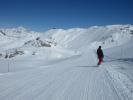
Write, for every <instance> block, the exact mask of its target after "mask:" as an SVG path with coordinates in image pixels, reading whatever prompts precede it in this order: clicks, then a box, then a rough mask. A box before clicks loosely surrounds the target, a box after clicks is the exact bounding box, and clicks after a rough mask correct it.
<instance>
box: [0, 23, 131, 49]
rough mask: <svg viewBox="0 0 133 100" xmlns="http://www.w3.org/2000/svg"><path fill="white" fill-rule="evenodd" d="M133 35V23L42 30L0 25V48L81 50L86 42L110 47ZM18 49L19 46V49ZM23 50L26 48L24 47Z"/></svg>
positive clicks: (86, 46)
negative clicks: (35, 30) (7, 27)
mask: <svg viewBox="0 0 133 100" xmlns="http://www.w3.org/2000/svg"><path fill="white" fill-rule="evenodd" d="M132 37H133V25H108V26H92V27H89V28H72V29H67V30H64V29H51V30H48V31H46V32H44V33H39V32H33V31H29V30H27V29H26V28H24V27H18V28H12V29H0V41H1V43H0V47H1V49H0V51H1V52H3V51H6V52H7V51H8V52H9V51H10V50H11V49H14V51H16V49H19V48H26V47H27V48H30V47H36V48H38V47H43V46H44V47H45V46H46V47H51V46H56V47H57V48H58V47H61V48H64V49H65V48H66V49H70V50H72V51H73V50H74V51H75V50H76V51H80V52H82V50H83V49H85V48H88V46H90V47H92V48H94V49H96V48H97V47H98V45H102V46H103V48H111V47H115V46H120V45H123V44H125V43H128V42H129V41H130V40H131V39H132ZM20 51H21V50H20ZM22 51H25V50H24V49H23V50H22ZM32 52H35V51H32Z"/></svg>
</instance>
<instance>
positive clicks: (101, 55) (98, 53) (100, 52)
mask: <svg viewBox="0 0 133 100" xmlns="http://www.w3.org/2000/svg"><path fill="white" fill-rule="evenodd" d="M97 57H98V60H99V61H98V63H97V65H100V64H101V63H102V62H103V58H104V54H103V51H102V49H101V46H99V48H98V49H97Z"/></svg>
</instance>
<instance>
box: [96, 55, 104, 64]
mask: <svg viewBox="0 0 133 100" xmlns="http://www.w3.org/2000/svg"><path fill="white" fill-rule="evenodd" d="M98 60H99V61H98V64H97V65H100V64H101V63H102V61H103V58H102V57H98Z"/></svg>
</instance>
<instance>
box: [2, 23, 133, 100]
mask: <svg viewBox="0 0 133 100" xmlns="http://www.w3.org/2000/svg"><path fill="white" fill-rule="evenodd" d="M0 40H1V41H2V42H1V43H0V72H1V74H0V100H133V81H132V80H133V67H132V65H133V53H132V51H133V44H132V42H133V25H108V26H93V27H89V28H86V29H85V28H72V29H67V30H64V29H51V30H48V31H46V32H44V33H38V32H32V31H28V30H26V29H25V28H23V27H19V28H16V29H0ZM99 45H101V46H102V48H103V51H104V56H105V57H104V63H103V64H102V65H101V66H100V67H97V55H96V49H97V48H98V46H99ZM12 56H13V57H12ZM5 72H9V73H5Z"/></svg>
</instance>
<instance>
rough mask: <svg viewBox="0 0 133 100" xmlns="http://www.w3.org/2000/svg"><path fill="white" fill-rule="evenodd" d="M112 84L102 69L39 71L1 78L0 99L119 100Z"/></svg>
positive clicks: (62, 67) (6, 75)
mask: <svg viewBox="0 0 133 100" xmlns="http://www.w3.org/2000/svg"><path fill="white" fill-rule="evenodd" d="M69 61H70V60H69ZM67 63H68V62H67ZM112 82H113V81H112V80H110V77H109V75H108V74H107V71H106V70H105V68H104V67H102V66H101V67H97V66H65V67H64V66H55V67H47V68H39V69H38V70H37V69H35V70H31V71H30V70H28V71H23V72H16V73H9V74H5V75H2V76H0V87H1V88H0V100H120V98H119V96H118V95H117V93H116V90H115V89H114V86H113V85H112Z"/></svg>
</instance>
